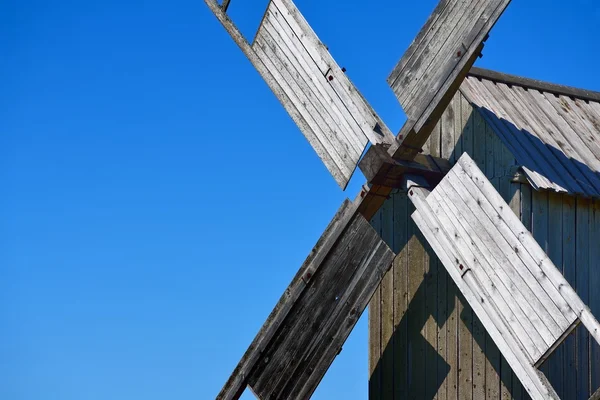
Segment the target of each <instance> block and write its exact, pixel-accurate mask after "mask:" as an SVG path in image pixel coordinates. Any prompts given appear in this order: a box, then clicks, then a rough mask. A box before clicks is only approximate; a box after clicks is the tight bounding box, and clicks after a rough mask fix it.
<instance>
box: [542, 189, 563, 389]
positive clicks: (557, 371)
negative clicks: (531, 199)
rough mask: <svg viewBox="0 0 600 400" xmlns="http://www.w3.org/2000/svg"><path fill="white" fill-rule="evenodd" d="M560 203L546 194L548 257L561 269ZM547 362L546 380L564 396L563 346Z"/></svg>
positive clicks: (561, 196) (556, 194)
mask: <svg viewBox="0 0 600 400" xmlns="http://www.w3.org/2000/svg"><path fill="white" fill-rule="evenodd" d="M562 203H563V195H561V194H558V193H552V192H550V193H549V194H548V215H550V216H551V218H552V220H551V222H550V224H549V226H550V228H549V233H548V251H547V254H548V257H550V260H551V261H552V262H553V263H554V265H556V266H557V268H559V269H560V270H561V272H562V273H563V274H564V271H563V269H562V268H563V262H562V260H563V254H562V251H563V246H562V239H563V233H562V223H563V217H562ZM546 363H547V364H548V380H549V381H550V383H551V384H552V386H553V387H554V390H556V393H557V394H558V396H559V397H560V398H564V389H563V387H564V382H563V364H564V355H563V347H562V346H560V347H559V348H558V349H556V351H555V352H554V354H552V356H551V357H550V358H549V359H548V361H547V362H546Z"/></svg>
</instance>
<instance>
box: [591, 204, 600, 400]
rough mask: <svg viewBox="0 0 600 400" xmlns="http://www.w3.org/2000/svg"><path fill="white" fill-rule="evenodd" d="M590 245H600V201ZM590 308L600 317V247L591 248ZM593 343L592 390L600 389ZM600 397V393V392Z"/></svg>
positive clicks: (599, 360)
mask: <svg viewBox="0 0 600 400" xmlns="http://www.w3.org/2000/svg"><path fill="white" fill-rule="evenodd" d="M590 228H591V229H590V243H600V200H595V201H594V207H593V219H592V220H591V223H590ZM590 262H591V265H590V266H591V268H590V281H589V290H590V308H591V310H592V312H593V313H594V315H595V316H596V317H600V291H598V290H596V289H597V288H598V287H600V246H596V245H592V246H590ZM590 342H591V357H590V358H591V361H590V364H591V371H590V376H591V387H592V390H596V388H599V387H600V344H599V343H596V342H595V341H593V340H592V341H590ZM598 396H600V391H599V392H598Z"/></svg>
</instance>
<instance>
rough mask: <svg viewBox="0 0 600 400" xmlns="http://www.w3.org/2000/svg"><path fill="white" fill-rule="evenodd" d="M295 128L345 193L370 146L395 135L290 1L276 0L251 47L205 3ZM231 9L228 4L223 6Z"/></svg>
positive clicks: (218, 11)
mask: <svg viewBox="0 0 600 400" xmlns="http://www.w3.org/2000/svg"><path fill="white" fill-rule="evenodd" d="M205 2H206V4H207V5H208V6H209V7H210V9H211V10H212V11H213V13H214V14H215V15H216V16H217V18H218V19H219V20H220V21H221V23H222V24H223V26H224V27H225V29H226V30H227V31H228V32H229V33H230V34H231V36H232V37H233V39H234V40H235V41H236V43H237V44H238V45H239V46H240V48H241V49H242V51H243V52H244V54H246V56H247V57H248V59H249V60H250V61H251V62H252V64H253V65H254V66H255V68H256V69H257V70H258V72H259V73H260V74H261V76H262V77H263V79H264V80H265V81H266V82H267V84H268V85H269V87H270V88H271V90H272V91H273V93H275V95H276V96H277V98H278V99H279V101H280V102H281V103H282V105H283V106H284V107H285V109H286V110H287V111H288V113H289V114H290V116H291V117H292V119H293V120H294V121H295V122H296V124H297V125H298V127H299V128H300V130H301V131H302V133H303V134H304V136H305V137H306V138H307V139H308V141H309V142H310V144H311V145H312V147H313V148H314V149H315V151H316V152H317V154H318V155H319V157H320V158H321V160H322V161H323V163H324V164H325V166H326V167H327V169H328V170H329V172H330V173H331V174H332V175H333V177H334V179H335V180H336V182H337V183H338V184H339V185H340V187H341V188H342V189H345V188H346V186H347V184H348V181H349V180H350V178H351V177H352V174H353V173H354V170H355V169H356V166H357V164H358V161H359V159H360V157H361V155H362V153H363V152H364V149H365V147H366V145H367V143H368V142H369V141H370V142H371V143H374V144H379V143H392V142H393V140H394V135H393V134H392V133H391V131H390V130H389V129H388V128H387V126H386V125H385V124H384V123H383V121H382V120H381V119H380V118H379V117H378V116H377V114H376V113H375V112H374V110H373V108H372V107H371V106H370V105H369V104H368V103H367V102H366V100H365V99H364V97H363V96H362V95H361V94H360V93H359V92H358V90H357V89H356V87H355V86H354V85H353V84H352V82H351V81H350V80H349V79H348V77H347V76H346V74H345V70H343V69H342V68H340V67H339V66H338V64H337V63H336V62H335V60H334V59H333V58H332V57H331V54H330V53H329V51H328V50H327V48H326V46H325V45H324V44H323V43H322V42H321V41H320V40H319V38H318V37H317V35H316V34H315V32H314V31H313V30H312V28H311V27H310V25H309V24H308V23H307V22H306V20H305V19H304V17H303V16H302V14H301V13H300V11H299V10H298V9H297V7H296V6H295V5H294V3H293V2H292V1H291V0H272V1H270V2H269V5H268V7H267V11H266V13H265V15H264V17H263V20H262V22H261V24H260V27H259V29H258V32H257V34H256V37H255V39H254V41H253V43H252V45H250V44H249V43H248V42H247V41H246V39H244V38H243V36H242V35H241V33H240V32H239V30H238V29H237V28H236V27H235V25H234V24H233V23H232V22H231V20H230V19H229V17H228V16H227V14H226V13H225V7H221V6H219V5H218V4H217V2H216V1H215V0H205ZM225 5H226V6H227V7H229V1H227V2H226V3H224V6H225Z"/></svg>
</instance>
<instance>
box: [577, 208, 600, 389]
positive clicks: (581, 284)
mask: <svg viewBox="0 0 600 400" xmlns="http://www.w3.org/2000/svg"><path fill="white" fill-rule="evenodd" d="M590 205H591V202H590V200H588V199H582V198H578V199H577V212H576V215H577V217H576V218H577V220H576V223H575V226H576V232H575V237H576V239H575V247H576V251H575V260H576V261H575V266H576V286H575V290H576V291H577V294H578V295H579V297H580V298H581V300H582V301H583V302H584V303H585V304H589V301H590V292H589V280H590V260H589V257H590V242H589V240H590V236H589V235H590ZM596 245H598V244H596ZM576 335H577V336H576V341H577V398H579V399H584V400H587V399H588V398H589V397H590V394H591V393H590V374H589V372H590V368H589V362H590V345H589V340H590V337H589V333H588V331H587V330H586V329H584V328H583V327H580V328H579V329H577V333H576Z"/></svg>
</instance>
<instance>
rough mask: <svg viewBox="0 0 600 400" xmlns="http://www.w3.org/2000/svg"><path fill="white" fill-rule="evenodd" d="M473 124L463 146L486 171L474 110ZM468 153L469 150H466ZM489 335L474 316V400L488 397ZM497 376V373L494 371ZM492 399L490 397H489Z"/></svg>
mask: <svg viewBox="0 0 600 400" xmlns="http://www.w3.org/2000/svg"><path fill="white" fill-rule="evenodd" d="M470 118H471V120H472V124H473V129H472V131H473V132H472V134H471V135H470V139H471V144H470V145H469V144H468V142H469V140H466V142H467V143H466V144H465V140H464V139H465V138H463V145H464V146H465V147H466V148H467V147H468V146H470V147H472V152H471V153H469V154H470V155H471V158H473V160H474V161H475V162H476V163H477V166H478V167H479V168H480V169H481V170H482V171H485V165H486V163H485V155H486V153H485V140H486V125H487V124H486V122H485V120H484V119H483V117H482V116H481V114H480V113H479V111H477V110H473V111H472V113H471V116H470ZM466 151H467V152H468V151H469V150H466ZM487 336H488V335H487V333H486V332H485V329H484V328H483V325H482V324H481V321H480V320H479V318H477V316H476V315H473V398H474V399H485V398H486V395H487V389H488V387H487V385H488V382H487V379H486V374H487V370H488V369H493V368H491V367H490V361H489V358H488V353H487V350H486V340H489V338H487ZM493 373H494V374H495V373H496V372H495V371H493ZM488 398H490V397H488Z"/></svg>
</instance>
